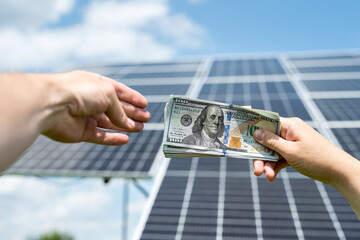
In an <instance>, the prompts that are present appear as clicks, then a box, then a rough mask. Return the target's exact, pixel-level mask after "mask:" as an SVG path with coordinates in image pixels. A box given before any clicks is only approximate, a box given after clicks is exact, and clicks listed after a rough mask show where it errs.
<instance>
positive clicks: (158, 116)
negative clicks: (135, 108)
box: [146, 102, 166, 123]
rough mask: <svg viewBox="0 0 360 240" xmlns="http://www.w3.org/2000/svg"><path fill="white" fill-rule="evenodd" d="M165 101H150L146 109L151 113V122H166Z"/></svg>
mask: <svg viewBox="0 0 360 240" xmlns="http://www.w3.org/2000/svg"><path fill="white" fill-rule="evenodd" d="M165 105H166V103H165V102H150V103H149V104H148V106H147V108H146V110H147V111H148V112H149V113H150V115H151V118H150V120H149V122H150V123H163V122H164V108H165Z"/></svg>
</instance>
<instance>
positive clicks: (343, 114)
mask: <svg viewBox="0 0 360 240" xmlns="http://www.w3.org/2000/svg"><path fill="white" fill-rule="evenodd" d="M314 101H315V103H316V105H317V106H318V107H319V109H320V110H321V112H322V113H323V114H324V116H325V118H326V119H327V120H329V121H338V120H342V121H346V120H360V108H359V106H360V98H339V99H315V100H314Z"/></svg>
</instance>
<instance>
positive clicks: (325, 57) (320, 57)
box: [290, 55, 355, 61]
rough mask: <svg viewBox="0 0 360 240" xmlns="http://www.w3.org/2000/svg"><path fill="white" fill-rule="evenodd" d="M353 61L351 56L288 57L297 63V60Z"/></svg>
mask: <svg viewBox="0 0 360 240" xmlns="http://www.w3.org/2000/svg"><path fill="white" fill-rule="evenodd" d="M344 58H345V59H354V58H355V57H354V56H351V55H333V56H332V55H325V56H318V55H313V56H308V57H295V56H293V57H290V59H291V60H293V61H297V60H300V61H301V60H328V59H344Z"/></svg>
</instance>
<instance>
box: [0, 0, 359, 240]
mask: <svg viewBox="0 0 360 240" xmlns="http://www.w3.org/2000/svg"><path fill="white" fill-rule="evenodd" d="M359 9H360V1H356V0H352V1H335V0H302V1H290V0H288V1H286V0H282V1H280V0H277V1H272V0H262V1H255V0H253V1H250V0H248V1H241V0H227V1H215V0H135V1H129V0H123V1H116V0H103V1H99V0H80V1H74V0H52V1H49V0H17V1H13V0H3V1H1V2H0V52H1V54H2V58H1V59H0V71H10V70H20V71H46V70H55V71H56V70H59V69H60V70H61V69H72V68H74V67H75V66H78V65H82V64H87V63H92V64H94V63H95V64H104V63H114V62H126V61H152V60H167V59H172V58H177V57H187V56H208V55H213V54H234V53H238V54H241V53H265V52H289V51H304V50H305V51H307V50H331V49H348V48H359V47H360V27H359V23H360V14H359ZM58 181H65V182H66V184H65V185H68V186H69V187H62V185H63V184H58V183H57V182H58ZM142 183H143V184H144V185H145V186H146V187H147V189H148V190H149V191H150V190H151V186H152V184H151V181H143V182H142ZM59 185H60V186H59ZM121 188H122V181H121V180H117V181H112V182H110V184H109V185H107V186H106V185H104V184H102V182H101V180H100V179H87V180H79V179H58V180H51V179H50V180H49V179H48V180H43V179H38V178H29V177H8V176H3V177H1V178H0V206H1V211H0V226H2V227H1V228H0V236H1V237H2V238H4V239H9V240H17V239H25V238H26V237H28V236H34V235H35V236H36V235H37V234H40V233H43V232H44V231H47V230H51V229H58V230H65V231H69V232H71V233H73V234H74V235H75V236H76V239H77V240H79V239H87V240H91V239H100V236H101V237H102V238H103V239H119V238H120V236H121V230H120V226H121V194H122V193H121ZM84 201H85V202H86V203H85V204H84ZM144 204H145V200H144V197H143V196H142V195H141V194H139V193H138V192H137V191H136V190H135V189H134V188H133V189H132V195H131V204H130V210H131V219H130V220H131V224H130V228H129V236H132V234H133V232H134V230H135V227H136V224H137V222H138V220H139V217H140V214H141V212H142V209H143V206H144ZM94 233H95V234H94Z"/></svg>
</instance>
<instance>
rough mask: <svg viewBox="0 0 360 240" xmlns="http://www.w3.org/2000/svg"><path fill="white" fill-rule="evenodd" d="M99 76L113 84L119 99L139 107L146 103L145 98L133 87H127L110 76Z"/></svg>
mask: <svg viewBox="0 0 360 240" xmlns="http://www.w3.org/2000/svg"><path fill="white" fill-rule="evenodd" d="M100 78H101V79H103V80H105V81H107V82H109V83H111V85H113V86H114V88H115V91H116V94H117V96H118V98H119V100H123V101H126V102H128V103H130V104H132V105H134V106H137V107H139V108H145V107H146V106H147V105H148V102H147V100H146V98H145V97H144V96H143V95H142V94H140V93H139V92H138V91H135V90H134V89H132V88H129V87H128V86H126V85H125V84H123V83H120V82H117V81H115V80H113V79H111V78H108V77H104V76H100Z"/></svg>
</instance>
